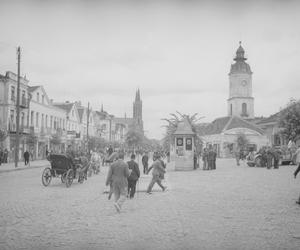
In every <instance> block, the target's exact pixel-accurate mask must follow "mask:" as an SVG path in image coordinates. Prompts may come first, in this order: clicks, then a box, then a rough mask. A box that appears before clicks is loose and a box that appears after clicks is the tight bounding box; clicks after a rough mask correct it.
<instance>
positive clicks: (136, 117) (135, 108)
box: [133, 89, 144, 132]
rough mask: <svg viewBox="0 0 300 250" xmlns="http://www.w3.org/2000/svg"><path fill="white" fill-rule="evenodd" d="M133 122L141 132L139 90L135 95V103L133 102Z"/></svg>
mask: <svg viewBox="0 0 300 250" xmlns="http://www.w3.org/2000/svg"><path fill="white" fill-rule="evenodd" d="M133 120H134V123H135V126H136V127H137V128H138V129H139V130H141V131H142V132H143V130H144V128H143V102H142V101H141V94H140V89H138V90H137V91H136V93H135V101H134V102H133Z"/></svg>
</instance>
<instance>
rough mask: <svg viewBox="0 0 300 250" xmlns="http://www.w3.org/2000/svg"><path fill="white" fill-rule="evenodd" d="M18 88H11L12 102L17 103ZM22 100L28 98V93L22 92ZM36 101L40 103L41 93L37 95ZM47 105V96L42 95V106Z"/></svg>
mask: <svg viewBox="0 0 300 250" xmlns="http://www.w3.org/2000/svg"><path fill="white" fill-rule="evenodd" d="M16 92H17V91H16V87H15V86H11V88H10V99H11V100H12V101H15V100H16ZM21 96H22V99H24V98H26V92H25V90H22V95H21ZM36 101H37V102H40V93H36ZM44 103H45V96H44V95H42V104H44Z"/></svg>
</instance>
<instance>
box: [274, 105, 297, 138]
mask: <svg viewBox="0 0 300 250" xmlns="http://www.w3.org/2000/svg"><path fill="white" fill-rule="evenodd" d="M279 127H280V128H282V131H281V132H280V133H281V134H282V135H283V136H284V137H285V138H286V139H288V140H294V141H296V140H298V139H300V101H296V100H291V101H290V102H289V103H288V104H287V106H286V108H284V109H283V110H281V112H280V113H279Z"/></svg>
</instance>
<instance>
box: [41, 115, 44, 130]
mask: <svg viewBox="0 0 300 250" xmlns="http://www.w3.org/2000/svg"><path fill="white" fill-rule="evenodd" d="M41 127H42V128H43V127H44V114H42V122H41Z"/></svg>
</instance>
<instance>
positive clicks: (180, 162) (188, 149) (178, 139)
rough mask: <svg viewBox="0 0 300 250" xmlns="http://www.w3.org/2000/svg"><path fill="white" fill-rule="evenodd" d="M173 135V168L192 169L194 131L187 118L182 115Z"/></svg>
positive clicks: (179, 169)
mask: <svg viewBox="0 0 300 250" xmlns="http://www.w3.org/2000/svg"><path fill="white" fill-rule="evenodd" d="M174 137H175V156H174V161H175V170H176V171H188V170H194V147H195V146H194V144H195V143H194V141H195V133H194V132H193V130H192V126H191V124H190V123H189V121H188V119H187V118H186V117H184V119H183V120H182V121H180V122H179V123H178V126H177V129H176V131H175V133H174Z"/></svg>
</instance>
